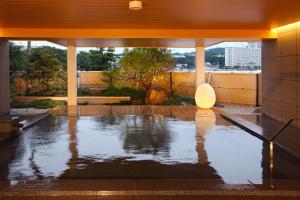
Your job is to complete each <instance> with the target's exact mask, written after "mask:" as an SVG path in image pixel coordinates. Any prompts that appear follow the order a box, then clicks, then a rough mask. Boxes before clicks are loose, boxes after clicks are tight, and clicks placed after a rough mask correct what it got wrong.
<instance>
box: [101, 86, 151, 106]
mask: <svg viewBox="0 0 300 200" xmlns="http://www.w3.org/2000/svg"><path fill="white" fill-rule="evenodd" d="M99 96H109V97H113V96H130V99H131V101H141V102H142V104H144V102H145V96H146V91H145V90H143V89H133V88H115V87H108V88H107V90H105V91H104V92H103V93H101V94H100V95H99Z"/></svg>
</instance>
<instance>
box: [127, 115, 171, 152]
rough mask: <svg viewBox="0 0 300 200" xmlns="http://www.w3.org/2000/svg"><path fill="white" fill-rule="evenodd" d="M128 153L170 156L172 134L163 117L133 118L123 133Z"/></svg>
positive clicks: (128, 121) (129, 120)
mask: <svg viewBox="0 0 300 200" xmlns="http://www.w3.org/2000/svg"><path fill="white" fill-rule="evenodd" d="M121 140H122V141H123V149H124V150H125V151H126V153H134V154H152V155H157V154H158V153H160V154H161V156H164V157H165V156H168V154H169V149H170V142H171V140H172V134H171V132H170V131H169V127H168V121H167V120H165V118H164V117H163V116H160V115H156V116H149V117H138V116H133V117H132V118H130V119H128V120H127V121H126V125H125V127H124V130H123V131H122V133H121Z"/></svg>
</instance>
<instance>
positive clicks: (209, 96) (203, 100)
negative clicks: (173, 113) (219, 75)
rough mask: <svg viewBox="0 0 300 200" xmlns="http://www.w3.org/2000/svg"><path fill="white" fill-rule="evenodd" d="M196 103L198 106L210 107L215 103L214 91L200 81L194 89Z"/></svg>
mask: <svg viewBox="0 0 300 200" xmlns="http://www.w3.org/2000/svg"><path fill="white" fill-rule="evenodd" d="M195 100H196V104H197V106H198V107H200V108H211V107H213V106H214V105H215V103H216V93H215V91H214V89H213V88H212V87H211V86H210V85H209V84H207V83H202V84H201V85H200V86H199V87H198V88H197V91H196V95H195Z"/></svg>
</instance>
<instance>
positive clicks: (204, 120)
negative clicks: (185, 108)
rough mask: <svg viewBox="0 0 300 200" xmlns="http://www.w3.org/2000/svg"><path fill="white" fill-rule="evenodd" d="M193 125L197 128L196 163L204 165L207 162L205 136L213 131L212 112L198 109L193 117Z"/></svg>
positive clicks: (214, 121) (214, 118)
mask: <svg viewBox="0 0 300 200" xmlns="http://www.w3.org/2000/svg"><path fill="white" fill-rule="evenodd" d="M195 124H196V128H197V136H196V138H197V147H196V151H197V153H198V163H199V164H205V163H207V161H208V158H207V154H206V150H205V146H204V144H205V138H204V136H205V135H206V134H209V133H210V132H212V131H213V129H214V127H215V124H216V115H215V113H214V111H212V110H209V109H198V111H197V113H196V115H195Z"/></svg>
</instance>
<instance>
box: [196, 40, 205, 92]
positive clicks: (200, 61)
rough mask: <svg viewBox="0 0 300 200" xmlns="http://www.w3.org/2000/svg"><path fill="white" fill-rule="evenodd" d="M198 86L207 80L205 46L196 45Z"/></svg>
mask: <svg viewBox="0 0 300 200" xmlns="http://www.w3.org/2000/svg"><path fill="white" fill-rule="evenodd" d="M195 59H196V82H195V83H196V88H197V87H198V86H199V85H201V84H202V83H204V82H205V48H204V46H197V47H196V55H195Z"/></svg>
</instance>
